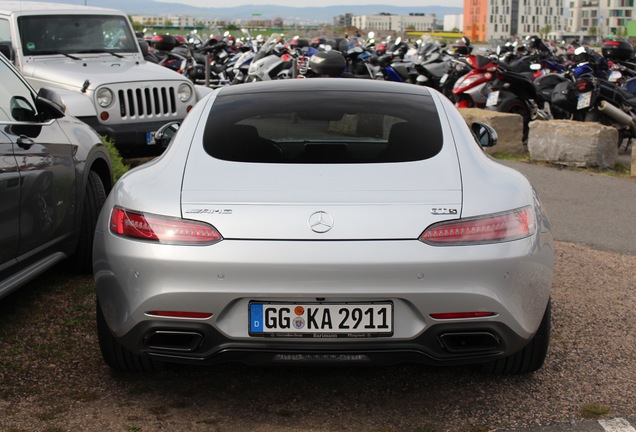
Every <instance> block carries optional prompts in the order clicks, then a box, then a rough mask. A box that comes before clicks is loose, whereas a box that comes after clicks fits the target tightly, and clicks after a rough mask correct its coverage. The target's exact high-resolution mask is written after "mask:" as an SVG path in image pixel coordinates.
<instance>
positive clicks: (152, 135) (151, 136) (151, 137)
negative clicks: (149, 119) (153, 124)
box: [146, 132, 156, 145]
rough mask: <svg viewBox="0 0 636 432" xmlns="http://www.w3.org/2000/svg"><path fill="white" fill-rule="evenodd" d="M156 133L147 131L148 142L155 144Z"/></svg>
mask: <svg viewBox="0 0 636 432" xmlns="http://www.w3.org/2000/svg"><path fill="white" fill-rule="evenodd" d="M155 133H156V132H146V144H148V145H153V144H156V143H155Z"/></svg>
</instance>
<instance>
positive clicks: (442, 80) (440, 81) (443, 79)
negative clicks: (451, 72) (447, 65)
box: [439, 73, 448, 84]
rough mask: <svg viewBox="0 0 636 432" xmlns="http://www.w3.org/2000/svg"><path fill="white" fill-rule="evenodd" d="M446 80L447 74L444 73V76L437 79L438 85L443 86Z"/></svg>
mask: <svg viewBox="0 0 636 432" xmlns="http://www.w3.org/2000/svg"><path fill="white" fill-rule="evenodd" d="M447 79H448V74H447V73H445V74H444V75H442V77H441V78H440V79H439V83H440V84H444V83H445V82H446V80H447Z"/></svg>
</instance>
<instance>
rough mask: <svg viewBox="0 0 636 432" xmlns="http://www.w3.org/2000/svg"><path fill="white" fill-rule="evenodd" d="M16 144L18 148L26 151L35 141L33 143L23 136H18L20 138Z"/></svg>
mask: <svg viewBox="0 0 636 432" xmlns="http://www.w3.org/2000/svg"><path fill="white" fill-rule="evenodd" d="M17 144H18V147H20V148H23V149H25V150H28V149H30V148H31V146H32V145H33V144H35V141H33V140H32V139H31V138H28V137H26V136H24V135H20V137H19V138H18V140H17Z"/></svg>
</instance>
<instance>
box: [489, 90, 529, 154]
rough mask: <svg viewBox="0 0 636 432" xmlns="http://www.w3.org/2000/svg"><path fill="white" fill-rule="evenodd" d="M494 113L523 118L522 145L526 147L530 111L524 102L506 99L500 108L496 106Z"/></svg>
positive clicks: (516, 99)
mask: <svg viewBox="0 0 636 432" xmlns="http://www.w3.org/2000/svg"><path fill="white" fill-rule="evenodd" d="M496 111H499V112H506V113H511V114H519V115H520V116H521V117H523V137H522V141H523V145H527V143H528V135H529V133H530V116H531V114H530V109H529V108H528V105H526V103H525V102H524V101H522V100H521V99H518V98H514V99H508V100H507V101H505V102H503V103H502V104H501V105H500V106H497V109H496Z"/></svg>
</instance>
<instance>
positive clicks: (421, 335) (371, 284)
mask: <svg viewBox="0 0 636 432" xmlns="http://www.w3.org/2000/svg"><path fill="white" fill-rule="evenodd" d="M169 130H173V131H174V128H172V129H171V127H166V128H164V130H162V131H161V132H160V133H159V137H158V138H159V140H162V139H165V136H166V135H168V133H167V132H168V131H169ZM496 139H497V138H496V134H495V133H494V130H493V129H492V128H490V127H489V126H486V125H484V124H481V123H475V124H473V125H472V126H471V127H469V126H468V125H466V123H465V122H464V120H463V118H462V116H461V115H460V113H459V112H458V111H457V109H456V108H455V107H454V106H453V105H452V104H451V102H449V101H448V100H447V99H446V98H445V97H444V96H443V95H441V94H440V93H438V92H436V91H435V90H432V89H429V88H426V87H420V86H410V85H404V84H397V83H390V82H379V81H367V80H347V79H311V80H309V79H308V80H284V81H274V82H264V83H252V84H245V85H241V86H232V87H225V88H222V89H219V90H216V91H215V92H214V93H212V94H211V95H209V96H208V97H207V99H204V100H203V101H202V102H200V103H199V104H198V105H196V107H195V108H194V109H193V110H192V111H191V112H190V114H189V115H188V116H187V118H186V119H185V121H184V122H183V123H182V124H181V125H180V126H179V128H178V130H177V131H176V134H175V135H174V136H173V137H172V139H171V141H170V144H169V146H168V148H167V149H166V151H165V152H164V153H163V155H162V156H161V157H159V158H157V159H155V160H154V161H152V162H150V163H148V164H146V165H143V166H141V167H138V168H137V169H135V170H133V171H131V172H129V173H128V174H127V175H125V176H124V177H122V178H121V179H120V180H119V182H118V183H117V184H116V185H115V186H114V188H113V190H112V192H111V193H110V195H109V197H108V199H107V200H106V203H105V205H104V208H103V210H102V212H101V215H100V219H99V222H98V225H97V232H96V236H95V241H94V244H95V246H94V261H93V265H94V271H95V282H96V289H97V324H98V335H99V341H100V346H101V350H102V353H103V357H104V359H105V361H106V363H107V364H108V365H110V366H111V367H112V368H114V369H118V370H134V371H146V370H154V369H156V368H158V367H160V366H161V365H163V364H164V363H165V362H180V363H195V364H208V365H209V364H215V363H219V362H225V361H242V362H246V363H288V364H310V363H312V364H316V363H320V364H325V363H338V362H340V363H347V364H356V363H360V364H366V363H370V362H376V363H396V362H419V363H425V364H432V365H457V364H478V365H481V366H482V367H483V369H484V370H485V371H486V372H489V373H527V372H532V371H535V370H537V369H539V368H540V367H541V366H542V365H543V363H544V359H545V357H546V352H547V347H548V339H549V333H550V290H551V285H552V277H553V270H554V252H553V248H552V235H551V233H550V228H549V223H548V220H547V218H546V215H545V213H544V211H543V209H542V207H541V204H540V202H539V200H538V198H537V195H536V193H535V191H534V189H533V188H532V186H531V185H530V184H529V182H528V180H527V179H526V178H525V177H524V176H522V175H521V174H519V173H518V172H516V171H514V170H512V169H509V168H507V167H505V166H502V165H501V164H499V163H497V162H495V161H493V160H492V159H491V158H490V157H488V156H487V155H486V154H485V153H484V152H483V150H482V146H489V145H494V144H495V142H496Z"/></svg>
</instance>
